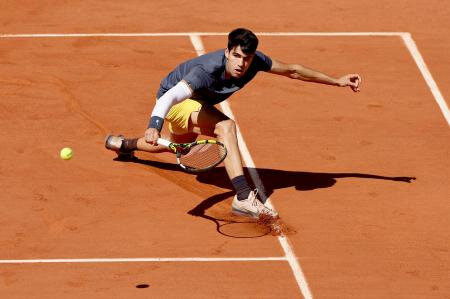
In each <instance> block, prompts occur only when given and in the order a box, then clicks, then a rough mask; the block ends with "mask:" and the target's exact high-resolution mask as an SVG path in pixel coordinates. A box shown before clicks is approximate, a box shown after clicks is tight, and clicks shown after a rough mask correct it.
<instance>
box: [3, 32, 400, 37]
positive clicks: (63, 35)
mask: <svg viewBox="0 0 450 299" xmlns="http://www.w3.org/2000/svg"><path fill="white" fill-rule="evenodd" d="M255 34H256V35H260V36H402V35H404V34H407V33H405V32H255ZM207 35H210V36H223V35H228V33H227V32H167V33H151V32H149V33H30V34H0V38H37V37H43V38H49V37H164V36H207Z"/></svg>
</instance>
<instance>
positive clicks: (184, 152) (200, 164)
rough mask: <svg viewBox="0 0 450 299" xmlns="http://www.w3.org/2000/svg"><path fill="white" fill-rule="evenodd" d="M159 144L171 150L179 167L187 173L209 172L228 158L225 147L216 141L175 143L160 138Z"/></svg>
mask: <svg viewBox="0 0 450 299" xmlns="http://www.w3.org/2000/svg"><path fill="white" fill-rule="evenodd" d="M157 142H158V144H160V145H163V146H166V147H167V148H168V149H169V150H171V151H172V152H173V153H174V154H175V155H176V157H177V163H178V165H180V166H181V168H182V169H183V170H185V171H187V172H193V173H197V172H204V171H208V170H210V169H212V168H214V167H216V166H217V165H219V164H220V163H221V162H222V161H223V160H224V159H225V157H226V156H227V149H226V148H225V145H223V144H222V143H220V142H219V141H216V140H197V141H195V142H190V143H174V142H171V141H169V140H166V139H162V138H158V141H157Z"/></svg>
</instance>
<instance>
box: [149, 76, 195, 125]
mask: <svg viewBox="0 0 450 299" xmlns="http://www.w3.org/2000/svg"><path fill="white" fill-rule="evenodd" d="M191 96H192V90H191V89H190V87H189V85H188V84H187V83H186V82H184V81H180V82H179V83H178V84H177V85H175V86H174V87H172V88H171V89H169V90H168V91H167V92H166V93H165V94H164V95H163V96H162V97H161V98H159V99H158V100H157V101H156V105H155V107H154V108H153V111H152V115H151V118H150V121H149V123H148V128H156V129H158V131H161V128H162V126H163V123H164V118H165V117H166V115H167V113H168V112H169V110H170V108H171V107H172V106H173V105H175V104H177V103H179V102H181V101H184V100H185V99H187V98H189V97H191Z"/></svg>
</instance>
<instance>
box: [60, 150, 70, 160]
mask: <svg viewBox="0 0 450 299" xmlns="http://www.w3.org/2000/svg"><path fill="white" fill-rule="evenodd" d="M59 156H60V157H61V159H63V160H70V159H71V158H72V156H73V150H72V149H71V148H70V147H65V148H63V149H62V150H61V152H60V153H59Z"/></svg>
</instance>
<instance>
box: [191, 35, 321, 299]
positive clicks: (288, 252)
mask: <svg viewBox="0 0 450 299" xmlns="http://www.w3.org/2000/svg"><path fill="white" fill-rule="evenodd" d="M189 38H190V40H191V42H192V44H193V45H194V48H195V50H196V52H197V55H198V56H200V55H203V54H204V53H205V48H204V46H203V43H202V40H201V38H200V36H199V35H195V34H191V35H189ZM220 107H221V108H222V111H223V113H225V115H227V116H228V117H229V118H231V119H233V120H235V122H236V131H237V135H238V143H239V150H240V152H241V155H242V158H243V160H244V163H245V165H246V166H247V167H248V170H249V172H250V176H251V178H252V180H253V182H254V184H255V186H256V187H257V188H258V189H259V190H260V191H261V193H262V194H263V196H264V197H265V200H266V203H265V204H266V205H267V206H268V207H270V208H271V209H274V210H275V208H274V206H273V205H272V203H271V201H270V198H269V197H267V196H266V193H265V191H264V185H263V183H262V181H261V178H260V177H259V174H258V172H257V171H256V167H255V163H254V162H253V159H252V157H251V155H250V152H249V150H248V148H247V144H246V143H245V141H244V138H243V137H242V134H241V130H240V129H239V126H238V125H237V121H236V118H235V117H234V115H233V111H232V110H231V107H230V105H229V103H228V101H223V102H221V103H220ZM262 199H263V198H262ZM278 241H279V242H280V245H281V247H282V248H283V251H284V253H285V257H286V260H287V262H288V263H289V266H290V267H291V269H292V272H293V274H294V276H295V280H296V281H297V284H298V286H299V288H300V291H301V293H302V295H303V297H304V298H307V299H310V298H313V296H312V293H311V291H310V290H309V287H308V283H307V282H306V278H305V275H304V274H303V271H302V269H301V267H300V263H299V262H298V260H297V257H296V256H295V254H294V251H293V250H292V247H291V246H290V245H289V240H288V238H287V237H286V236H279V237H278Z"/></svg>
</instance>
